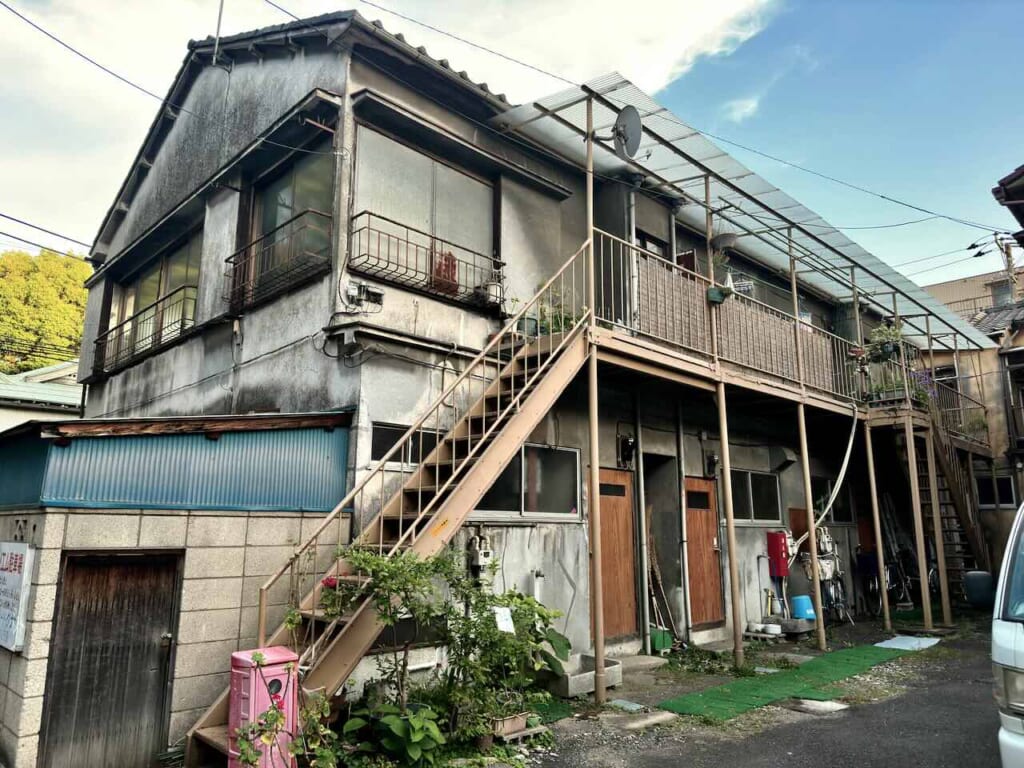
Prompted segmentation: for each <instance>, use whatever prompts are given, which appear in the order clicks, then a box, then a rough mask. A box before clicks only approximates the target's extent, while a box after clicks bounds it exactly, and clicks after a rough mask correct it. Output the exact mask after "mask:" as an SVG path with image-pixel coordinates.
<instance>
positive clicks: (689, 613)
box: [676, 403, 693, 642]
mask: <svg viewBox="0 0 1024 768" xmlns="http://www.w3.org/2000/svg"><path fill="white" fill-rule="evenodd" d="M676 413H677V415H678V419H677V422H676V441H677V443H678V447H677V450H676V453H677V454H678V455H679V460H678V462H677V464H678V467H679V472H678V474H679V480H678V482H679V572H680V573H681V574H682V580H683V584H682V587H683V611H684V618H683V623H684V625H685V626H684V627H683V630H684V632H685V634H686V642H690V636H691V633H692V628H693V609H692V607H691V605H690V558H689V557H688V556H687V552H686V545H687V529H686V447H685V444H686V436H685V434H684V433H683V404H682V403H678V404H677V407H676Z"/></svg>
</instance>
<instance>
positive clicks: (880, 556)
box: [864, 421, 892, 632]
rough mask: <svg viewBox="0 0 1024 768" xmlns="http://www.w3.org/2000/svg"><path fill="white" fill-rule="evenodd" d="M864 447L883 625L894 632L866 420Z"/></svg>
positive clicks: (873, 454)
mask: <svg viewBox="0 0 1024 768" xmlns="http://www.w3.org/2000/svg"><path fill="white" fill-rule="evenodd" d="M864 449H865V451H866V452H867V460H868V491H869V493H870V496H871V522H872V524H873V525H874V528H875V552H876V553H877V557H876V558H875V559H876V560H877V561H878V590H879V592H881V593H882V626H883V627H884V628H885V631H886V632H892V617H891V616H890V615H889V585H888V584H887V582H886V578H885V544H884V542H883V541H882V519H881V517H880V515H879V513H878V486H877V484H876V482H875V449H874V446H873V445H872V443H871V425H870V424H868V422H867V421H865V422H864Z"/></svg>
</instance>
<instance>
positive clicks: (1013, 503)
mask: <svg viewBox="0 0 1024 768" xmlns="http://www.w3.org/2000/svg"><path fill="white" fill-rule="evenodd" d="M995 478H996V491H997V492H998V491H999V488H998V484H999V481H1000V480H1006V481H1008V482H1009V484H1010V501H1009V502H1004V501H1002V497H1001V496H1000V497H999V498H997V499H994V501H995V502H996V503H995V504H985V503H983V502H982V500H981V489H982V488H983V487H984V488H991V487H992V475H979V474H976V475H975V476H974V485H975V489H974V490H975V493H976V494H977V496H978V509H1017V488H1016V487H1015V486H1016V483H1014V480H1013V475H996V476H995Z"/></svg>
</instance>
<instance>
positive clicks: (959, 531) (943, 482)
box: [900, 411, 989, 600]
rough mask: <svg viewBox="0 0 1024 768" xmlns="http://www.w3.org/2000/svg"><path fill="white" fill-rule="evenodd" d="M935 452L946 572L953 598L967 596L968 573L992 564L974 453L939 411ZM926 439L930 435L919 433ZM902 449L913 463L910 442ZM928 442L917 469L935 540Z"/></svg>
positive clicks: (933, 438)
mask: <svg viewBox="0 0 1024 768" xmlns="http://www.w3.org/2000/svg"><path fill="white" fill-rule="evenodd" d="M930 434H931V441H932V448H933V451H934V455H935V479H936V487H937V490H938V500H939V519H940V524H941V528H942V542H943V552H944V555H945V560H946V573H947V578H948V580H949V590H950V596H951V598H952V599H953V600H962V599H963V594H964V593H963V579H964V574H965V573H967V571H969V570H974V569H976V568H983V569H984V568H988V567H989V566H988V556H987V549H986V548H985V544H984V538H983V536H982V533H981V528H980V525H979V522H978V519H977V513H976V504H975V503H974V494H973V492H972V489H971V484H970V478H969V475H968V472H967V470H966V468H965V464H964V462H965V461H970V455H969V454H965V452H963V451H961V450H960V449H958V448H957V447H956V446H955V445H954V444H953V441H952V440H951V439H950V435H949V434H948V432H947V431H946V429H945V427H944V426H943V425H942V420H941V419H940V418H939V417H938V414H937V413H935V412H934V411H933V413H932V428H931V430H930ZM918 437H921V438H922V440H927V439H928V436H927V434H926V435H918ZM900 445H901V448H900V453H901V455H902V458H903V463H904V466H909V463H908V456H907V451H906V446H905V445H904V444H903V442H902V441H901V442H900ZM926 448H927V446H926V445H922V444H921V443H920V442H919V443H918V450H917V451H916V452H915V453H916V456H917V466H916V467H915V468H913V471H916V472H917V480H918V488H919V489H920V494H921V517H922V522H923V524H924V530H925V533H926V535H927V536H928V537H929V538H930V539H931V540H932V541H934V534H935V531H934V524H933V515H932V505H931V481H930V478H929V476H928V463H927V458H926V455H927V454H926Z"/></svg>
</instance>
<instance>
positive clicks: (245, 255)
mask: <svg viewBox="0 0 1024 768" xmlns="http://www.w3.org/2000/svg"><path fill="white" fill-rule="evenodd" d="M331 232H332V219H331V216H330V215H329V214H326V213H323V212H322V211H316V210H312V209H309V210H305V211H302V212H301V213H297V214H296V215H295V216H293V217H292V218H290V219H288V221H286V222H284V223H283V224H281V225H280V226H278V227H276V228H274V229H272V230H271V231H270V232H267V233H266V234H265V235H263V236H262V237H259V238H257V239H256V240H254V241H253V242H251V243H249V244H248V245H246V246H245V247H244V248H242V249H240V250H239V251H237V252H236V253H234V254H232V255H231V256H229V257H228V258H227V259H226V261H225V263H226V264H227V270H226V271H225V277H226V280H225V285H226V286H227V291H226V295H225V297H224V298H225V299H226V300H227V301H228V303H229V304H230V305H231V309H232V311H234V312H238V311H241V310H243V309H246V308H248V307H252V306H254V305H256V304H259V303H261V302H263V301H265V300H267V299H269V298H272V297H273V296H276V295H278V294H280V293H283V292H284V291H287V290H289V289H290V288H294V287H295V286H297V285H300V284H301V283H304V282H306V281H307V280H310V279H312V278H313V277H315V276H318V275H322V274H323V273H325V272H327V271H329V270H330V268H331Z"/></svg>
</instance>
